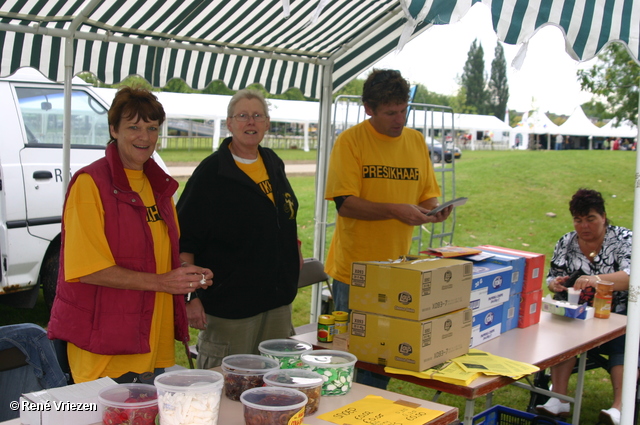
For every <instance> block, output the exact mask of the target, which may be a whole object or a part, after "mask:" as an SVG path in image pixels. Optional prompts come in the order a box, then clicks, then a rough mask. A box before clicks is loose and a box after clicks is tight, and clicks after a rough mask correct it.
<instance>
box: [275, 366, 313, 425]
mask: <svg viewBox="0 0 640 425" xmlns="http://www.w3.org/2000/svg"><path fill="white" fill-rule="evenodd" d="M264 384H265V385H266V386H268V387H282V388H292V389H294V390H298V391H302V392H303V393H304V394H305V395H306V396H307V399H308V401H307V405H306V407H305V411H304V414H305V416H308V415H313V414H314V413H316V411H317V410H318V407H319V406H320V396H321V395H322V384H324V379H323V378H322V376H321V375H320V374H318V373H316V372H313V371H311V370H308V369H280V370H276V371H273V372H268V373H266V374H265V375H264Z"/></svg>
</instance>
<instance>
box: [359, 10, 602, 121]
mask: <svg viewBox="0 0 640 425" xmlns="http://www.w3.org/2000/svg"><path fill="white" fill-rule="evenodd" d="M476 38H477V39H478V41H479V42H480V43H481V44H482V48H483V49H484V53H485V71H486V72H487V75H489V72H490V70H491V61H492V60H493V56H494V50H495V47H496V43H498V37H497V36H496V34H495V32H494V31H493V28H492V26H491V14H490V11H489V8H488V7H487V6H486V5H484V4H482V3H476V4H475V5H474V6H473V7H472V8H471V10H470V11H469V12H468V13H467V14H466V15H465V16H464V17H463V18H462V20H461V21H460V22H457V23H455V24H451V25H435V26H433V27H431V28H429V29H428V30H426V31H425V32H424V33H422V34H421V35H420V36H419V37H417V38H415V39H414V40H412V41H411V42H409V43H407V45H405V47H404V49H403V50H402V51H401V52H400V53H399V54H398V53H396V52H394V53H391V54H390V55H388V56H387V57H385V58H384V59H382V60H381V61H380V62H378V63H377V64H376V66H375V67H376V68H392V69H398V70H400V72H402V74H403V75H404V76H405V77H406V78H407V79H408V80H409V81H410V82H412V83H422V84H424V85H425V86H426V87H427V89H428V90H429V91H432V92H436V93H441V94H447V95H453V94H455V93H456V92H457V90H458V84H457V78H458V76H459V75H460V74H461V73H462V69H463V67H464V64H465V62H466V60H467V53H468V52H469V48H470V47H471V43H472V42H473V40H474V39H476ZM564 46H565V43H564V37H563V35H562V32H561V30H560V29H558V28H557V27H555V26H551V25H549V26H546V27H543V28H541V29H540V30H539V31H538V32H537V33H536V34H535V35H534V36H533V37H532V38H531V40H530V42H529V48H528V52H527V55H526V58H525V60H524V64H523V66H522V68H521V69H520V70H516V69H515V68H514V67H513V66H511V61H512V60H513V58H514V57H515V56H516V53H517V52H518V50H519V49H520V46H512V45H508V44H504V43H503V47H504V53H505V58H506V61H507V78H508V83H509V94H510V97H509V109H515V110H517V111H520V112H524V111H526V110H529V109H536V108H537V109H539V110H541V111H543V112H552V113H555V114H566V115H570V114H571V113H572V112H573V111H574V109H575V108H576V107H577V106H579V105H581V104H582V103H584V102H587V101H589V100H590V99H591V95H590V94H589V93H585V92H581V91H580V84H579V83H578V81H577V77H576V71H577V69H578V68H579V67H580V68H590V67H591V66H593V64H595V60H591V61H588V62H583V63H579V62H577V61H575V60H573V59H572V58H571V57H570V56H569V55H568V54H567V53H566V52H565V49H564ZM368 72H369V71H367V72H366V73H365V74H363V75H361V77H360V78H364V77H365V76H366V74H367V73H368Z"/></svg>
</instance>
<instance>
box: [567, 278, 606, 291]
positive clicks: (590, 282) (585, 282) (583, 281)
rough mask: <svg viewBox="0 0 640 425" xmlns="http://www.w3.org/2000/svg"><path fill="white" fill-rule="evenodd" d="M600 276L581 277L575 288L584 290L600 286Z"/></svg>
mask: <svg viewBox="0 0 640 425" xmlns="http://www.w3.org/2000/svg"><path fill="white" fill-rule="evenodd" d="M600 280H601V279H600V276H598V275H595V276H589V275H584V276H580V277H579V278H578V279H577V280H576V283H574V284H573V287H574V288H575V289H584V288H586V287H588V286H591V287H594V288H595V287H596V286H598V282H599V281H600Z"/></svg>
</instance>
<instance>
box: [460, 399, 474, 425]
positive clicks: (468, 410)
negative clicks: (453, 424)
mask: <svg viewBox="0 0 640 425" xmlns="http://www.w3.org/2000/svg"><path fill="white" fill-rule="evenodd" d="M475 407H476V401H475V400H474V399H469V398H468V399H467V401H466V402H465V404H464V422H463V423H464V425H473V412H475Z"/></svg>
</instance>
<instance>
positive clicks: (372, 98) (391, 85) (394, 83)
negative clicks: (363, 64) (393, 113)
mask: <svg viewBox="0 0 640 425" xmlns="http://www.w3.org/2000/svg"><path fill="white" fill-rule="evenodd" d="M408 101H409V83H408V82H407V80H405V79H404V77H402V74H400V71H394V70H392V69H374V70H373V72H372V73H371V74H369V76H368V77H367V80H366V81H365V82H364V87H363V88H362V103H366V104H367V105H368V106H369V107H370V108H371V109H373V110H374V111H375V110H376V108H377V107H378V106H380V105H384V104H388V103H394V104H399V103H404V102H408Z"/></svg>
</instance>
